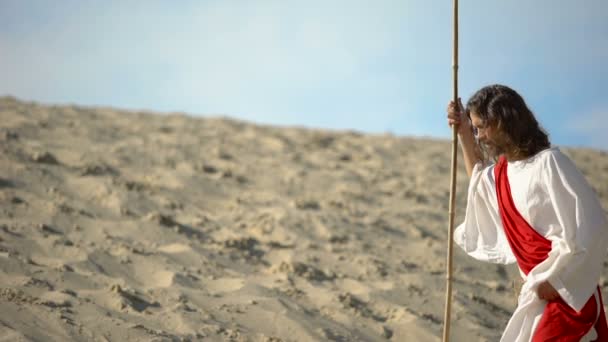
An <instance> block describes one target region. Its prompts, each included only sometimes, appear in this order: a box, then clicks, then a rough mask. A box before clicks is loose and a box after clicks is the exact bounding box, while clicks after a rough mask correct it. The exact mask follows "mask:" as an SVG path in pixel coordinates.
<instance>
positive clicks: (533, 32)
mask: <svg viewBox="0 0 608 342" xmlns="http://www.w3.org/2000/svg"><path fill="white" fill-rule="evenodd" d="M607 61H608V1H606V0H581V1H563V0H557V1H556V0H553V1H549V0H535V1H529V0H510V1H482V0H470V1H466V0H460V63H459V64H460V69H459V79H460V95H461V97H462V98H463V99H465V100H466V99H467V98H468V97H469V96H470V95H471V94H472V93H473V92H474V91H475V90H477V89H478V88H480V87H482V86H484V85H487V84H492V83H503V84H507V85H509V86H512V87H513V88H515V89H516V90H518V91H519V92H520V93H521V94H522V95H523V96H524V97H525V99H526V100H527V101H528V104H529V105H530V107H532V109H533V111H534V112H535V113H536V114H537V117H538V119H539V121H540V122H541V124H543V126H544V127H545V128H546V129H547V131H548V132H549V133H550V136H551V138H552V141H553V143H554V144H557V145H562V146H563V145H566V146H585V147H594V148H601V149H605V150H608V134H607V132H608V62H607ZM451 65H452V2H451V1H449V0H447V1H436V0H401V1H396V0H395V1H392V0H391V1H389V0H375V1H372V0H368V1H356V0H350V1H338V0H324V1H317V0H307V1H292V0H281V1H273V0H267V1H262V0H260V1H256V0H249V1H244V0H242V1H236V0H235V1H231V0H217V1H168V0H167V1H128V0H123V1H108V0H106V1H30V0H2V1H1V2H0V94H4V95H13V96H17V97H19V98H21V99H24V100H34V101H40V102H43V103H58V104H67V103H75V104H79V105H103V106H112V107H116V108H124V109H146V110H152V111H157V112H186V113H188V114H191V115H209V116H216V115H226V116H230V117H235V118H239V119H244V120H248V121H252V122H259V123H268V124H278V125H297V126H306V127H321V128H330V129H346V130H357V131H362V132H370V133H384V132H390V133H393V134H396V135H408V136H432V137H438V138H445V139H449V137H450V130H449V128H448V127H447V125H446V123H445V107H446V104H447V101H448V100H449V99H450V97H451V93H452V90H451V87H452V81H451V77H452V66H451Z"/></svg>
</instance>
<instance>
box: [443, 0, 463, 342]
mask: <svg viewBox="0 0 608 342" xmlns="http://www.w3.org/2000/svg"><path fill="white" fill-rule="evenodd" d="M453 42H454V49H453V56H452V79H453V82H454V83H453V85H452V95H453V100H454V103H455V104H456V105H457V106H458V103H459V101H458V0H454V40H453ZM457 158H458V126H457V125H452V169H451V178H450V207H449V216H450V217H449V227H448V256H447V271H446V272H447V273H446V290H445V313H444V315H443V342H447V341H449V340H450V314H451V309H452V259H453V256H452V255H453V251H452V246H453V245H454V239H453V232H454V207H455V205H454V203H455V198H456V165H457Z"/></svg>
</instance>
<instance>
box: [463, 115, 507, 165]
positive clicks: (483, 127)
mask: <svg viewBox="0 0 608 342" xmlns="http://www.w3.org/2000/svg"><path fill="white" fill-rule="evenodd" d="M470 116H471V124H472V125H473V132H474V133H475V137H476V138H477V141H479V143H480V144H483V145H485V146H486V149H487V150H488V152H490V153H491V154H492V155H498V154H500V153H502V149H503V148H502V147H503V146H502V145H503V144H501V143H500V141H499V136H498V134H497V129H496V127H494V126H492V125H490V124H489V123H488V122H487V121H485V120H483V119H481V118H480V117H479V115H477V114H476V113H471V115H470Z"/></svg>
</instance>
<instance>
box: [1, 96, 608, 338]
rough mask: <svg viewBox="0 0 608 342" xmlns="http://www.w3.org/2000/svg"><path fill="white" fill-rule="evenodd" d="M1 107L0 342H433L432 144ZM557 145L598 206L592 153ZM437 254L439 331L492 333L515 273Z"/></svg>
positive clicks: (599, 163) (435, 153) (607, 162)
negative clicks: (451, 274)
mask: <svg viewBox="0 0 608 342" xmlns="http://www.w3.org/2000/svg"><path fill="white" fill-rule="evenodd" d="M0 118H2V119H1V120H0V208H1V213H2V215H0V312H2V313H3V314H2V316H1V317H0V336H3V338H4V339H8V340H17V341H21V340H23V341H30V340H56V341H64V340H74V341H92V340H95V341H97V340H100V341H126V340H130V341H150V340H158V341H161V340H169V341H172V340H175V341H180V340H205V341H275V342H276V341H386V340H392V341H439V340H440V336H441V331H442V319H443V309H444V287H445V274H444V265H445V255H446V240H447V231H446V230H447V229H446V228H447V205H448V191H449V179H448V178H449V167H450V160H449V159H450V143H449V142H446V141H441V140H437V139H424V138H409V137H397V136H393V135H389V134H384V135H370V134H362V133H358V132H348V131H327V130H318V129H304V128H297V127H273V126H264V125H256V124H251V123H247V122H242V121H236V120H232V119H229V118H200V117H189V116H187V115H183V114H152V113H146V112H133V111H130V112H128V111H121V110H117V109H112V108H91V107H80V106H70V105H65V106H50V105H41V104H37V103H33V102H25V101H21V100H18V99H15V98H13V97H2V98H0ZM563 150H564V151H565V152H566V153H567V154H568V155H569V156H571V157H572V158H573V160H574V161H575V163H576V164H577V166H578V167H579V168H580V169H581V170H582V171H583V173H584V174H585V176H586V177H587V179H588V181H589V183H590V184H591V185H592V186H593V187H594V189H595V190H596V191H597V193H598V195H599V197H600V200H601V202H602V205H603V207H604V209H608V153H606V152H603V151H596V150H590V149H571V148H563ZM466 187H467V180H466V176H465V171H464V168H460V170H459V178H458V184H457V188H458V196H457V217H456V222H459V221H460V220H461V219H462V213H463V209H464V205H465V202H464V201H465V197H464V193H465V191H466ZM454 267H455V269H454V271H455V279H454V297H453V309H452V310H453V311H452V318H453V321H452V337H453V338H454V340H457V341H461V340H462V341H472V340H475V341H495V340H497V339H498V338H499V337H500V335H501V332H502V330H503V328H504V326H505V325H506V322H507V320H508V318H509V316H510V315H511V311H512V310H513V309H514V307H515V304H516V303H515V301H516V298H515V295H514V293H513V291H512V290H511V286H512V285H511V281H512V279H515V277H516V273H517V272H516V269H515V268H513V267H511V266H501V265H489V264H483V263H480V262H476V261H474V260H472V259H470V258H469V257H467V256H465V255H464V254H463V253H462V252H460V251H459V250H458V249H456V252H455V263H454ZM602 274H603V277H602V280H601V283H600V286H601V287H602V290H603V291H604V294H605V295H608V281H607V280H606V279H607V278H606V275H608V262H607V263H605V264H604V271H603V273H602Z"/></svg>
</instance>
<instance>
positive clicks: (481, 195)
mask: <svg viewBox="0 0 608 342" xmlns="http://www.w3.org/2000/svg"><path fill="white" fill-rule="evenodd" d="M507 176H508V178H509V183H510V187H511V195H512V196H513V202H514V203H515V207H516V208H517V210H518V211H519V213H520V214H521V215H522V216H523V218H524V219H525V220H526V221H527V222H528V223H529V224H530V225H531V226H532V227H533V228H534V229H535V230H536V231H537V232H538V233H540V234H541V235H542V236H544V237H545V238H546V239H548V240H550V241H551V252H549V256H548V257H547V259H546V260H544V261H543V262H541V263H540V264H538V265H537V266H536V267H534V269H532V270H531V271H530V273H529V274H528V275H527V277H526V276H525V275H524V274H523V272H521V270H520V273H521V274H522V277H523V278H524V280H525V282H524V285H523V287H522V289H521V292H520V295H519V298H518V306H517V308H516V309H515V312H514V313H513V316H511V319H510V320H509V323H508V324H507V327H506V329H505V331H504V333H503V336H502V338H501V341H505V342H507V341H509V342H511V341H526V342H527V341H530V340H531V338H532V335H533V332H534V330H535V329H536V326H537V324H538V322H539V320H540V318H541V316H542V313H543V310H544V308H545V305H546V301H544V300H541V299H539V298H538V297H537V295H536V288H537V287H538V285H539V284H540V283H541V282H543V281H546V280H547V281H549V283H551V285H552V286H553V287H554V288H555V289H556V290H557V291H558V292H559V294H560V296H561V297H562V299H563V300H564V301H565V302H566V303H567V304H568V305H570V306H571V307H572V308H573V309H575V310H577V311H580V310H581V309H582V307H583V306H584V305H585V303H586V302H587V300H588V299H589V298H590V296H591V295H593V294H595V291H596V287H597V284H598V281H599V277H600V274H601V271H602V264H603V261H604V257H605V255H606V243H607V241H608V223H607V220H606V215H605V213H604V211H603V209H602V207H601V205H600V203H599V200H598V198H597V195H596V194H595V192H594V190H593V189H592V188H591V187H590V186H589V184H588V183H587V182H586V180H585V177H584V176H583V175H582V173H580V172H579V171H578V169H577V168H576V167H575V165H574V163H573V162H572V161H571V160H570V159H569V158H568V157H566V156H565V155H564V154H563V153H561V151H560V150H559V149H558V148H555V147H553V148H549V149H546V150H544V151H541V152H540V153H538V154H537V155H535V156H533V157H531V158H529V159H527V160H524V161H515V162H509V164H508V167H507ZM454 241H455V242H456V243H457V244H458V245H459V246H460V247H462V249H463V250H464V251H465V252H466V253H467V254H469V255H470V256H472V257H474V258H476V259H478V260H482V261H488V262H493V263H500V264H510V263H514V262H516V260H515V256H514V255H513V253H512V252H511V248H510V246H509V243H508V242H507V238H506V236H505V233H504V231H503V227H502V222H501V219H500V214H499V210H498V201H497V198H496V186H495V183H494V165H490V166H488V167H485V168H482V167H481V164H477V165H475V167H474V169H473V174H472V176H471V180H470V184H469V190H468V203H467V209H466V214H465V219H464V222H463V223H462V224H461V225H460V226H458V227H457V228H456V230H455V232H454ZM596 299H597V294H596ZM598 307H599V306H598ZM598 313H599V312H598ZM595 334H596V333H595V330H594V329H591V331H590V332H589V333H588V335H587V336H585V338H583V339H582V340H581V341H587V340H590V339H593V338H594V336H596V335H595Z"/></svg>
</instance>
